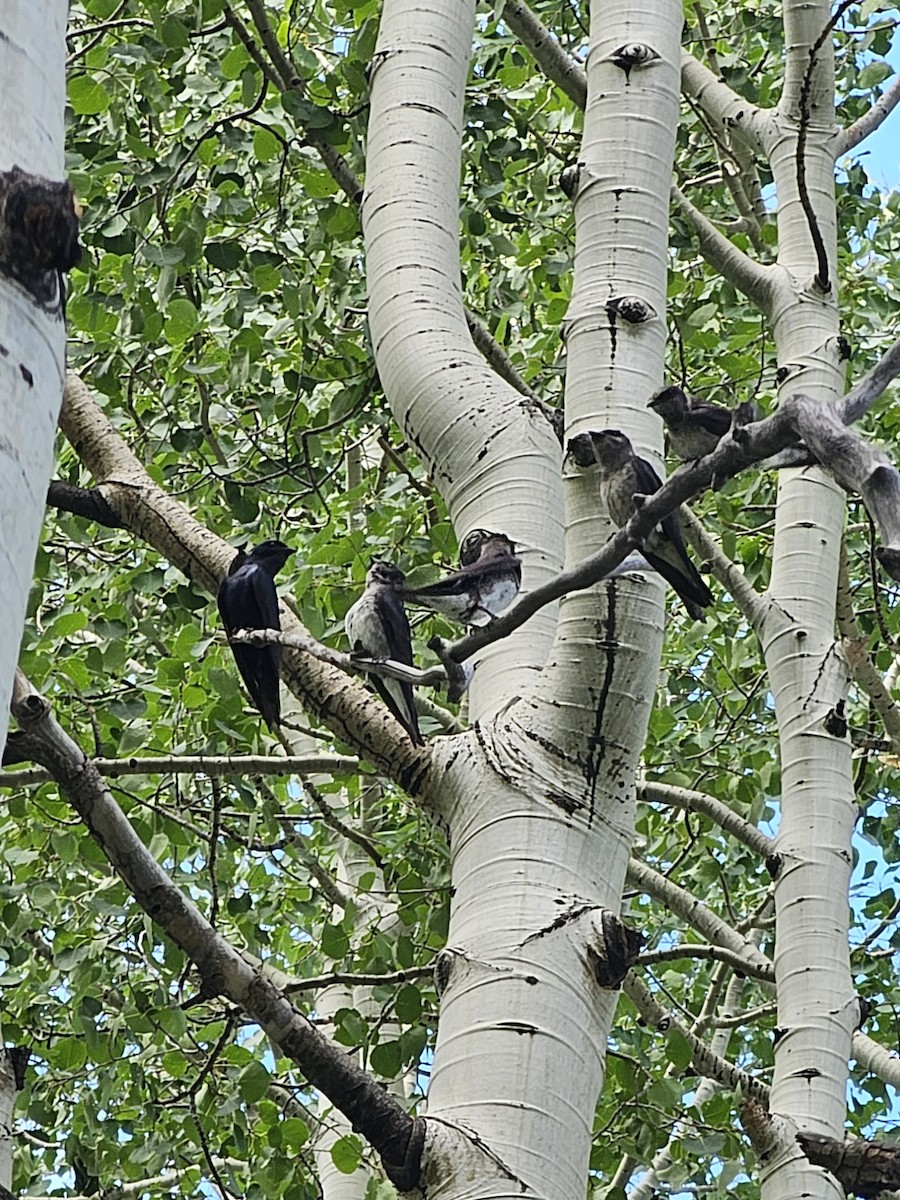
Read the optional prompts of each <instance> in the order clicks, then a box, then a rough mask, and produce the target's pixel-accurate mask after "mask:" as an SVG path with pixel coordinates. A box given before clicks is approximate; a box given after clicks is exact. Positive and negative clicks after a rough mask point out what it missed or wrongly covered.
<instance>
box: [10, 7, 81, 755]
mask: <svg viewBox="0 0 900 1200" xmlns="http://www.w3.org/2000/svg"><path fill="white" fill-rule="evenodd" d="M67 14H68V4H67V3H66V0H46V2H45V3H42V4H4V5H3V6H2V10H0V114H2V116H0V170H2V171H8V170H9V169H10V168H11V167H13V166H18V167H21V168H22V170H24V171H28V172H31V173H32V174H36V175H43V176H45V177H46V178H49V179H54V180H59V179H62V178H63V106H64V103H65V29H66V17H67ZM0 330H2V333H0V612H2V613H3V614H4V630H5V633H4V636H3V638H2V639H0V746H2V745H3V744H5V742H6V731H7V728H8V721H9V702H10V697H11V695H12V685H13V675H14V672H15V668H16V663H17V662H18V657H19V642H20V639H21V634H22V625H23V622H24V619H25V606H26V603H27V600H28V591H29V588H30V586H31V580H32V573H33V568H34V556H35V550H36V547H37V542H38V534H39V532H40V527H41V521H42V519H43V515H44V502H45V496H46V492H47V483H48V481H49V479H50V472H51V469H52V466H53V442H54V436H55V433H56V417H57V414H58V412H59V405H60V401H61V400H62V389H63V372H64V367H65V327H64V322H63V320H62V316H61V315H53V314H49V313H47V312H44V311H41V310H40V309H39V307H38V306H37V305H36V304H35V303H34V301H33V300H32V298H31V297H30V296H29V295H28V294H27V293H26V292H25V291H24V289H22V288H21V287H19V286H18V285H17V284H13V283H11V282H10V281H9V280H8V279H6V278H5V277H4V276H2V275H0Z"/></svg>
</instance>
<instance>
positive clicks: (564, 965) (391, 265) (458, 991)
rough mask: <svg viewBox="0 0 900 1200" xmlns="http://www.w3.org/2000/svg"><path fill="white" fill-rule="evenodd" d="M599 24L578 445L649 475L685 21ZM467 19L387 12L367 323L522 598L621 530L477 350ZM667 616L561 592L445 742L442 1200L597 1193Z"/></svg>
mask: <svg viewBox="0 0 900 1200" xmlns="http://www.w3.org/2000/svg"><path fill="white" fill-rule="evenodd" d="M596 7H597V6H595V8H596ZM599 7H600V11H599V12H595V13H594V19H593V21H592V25H593V27H594V29H596V30H598V31H599V33H598V34H597V35H596V36H595V37H594V39H593V44H592V49H591V55H590V59H589V62H590V64H591V66H590V71H591V74H592V89H591V90H592V94H593V95H595V96H596V97H597V100H596V101H595V102H594V103H593V104H591V105H590V106H589V109H588V112H587V114H586V121H585V138H584V146H583V153H582V159H583V165H582V180H581V183H580V190H579V194H578V199H577V202H576V203H577V207H576V214H577V217H578V244H577V268H576V277H577V278H576V289H575V295H574V297H573V301H572V307H571V311H570V314H569V318H568V321H567V324H566V334H567V343H568V353H569V376H568V389H569V390H568V393H567V403H568V412H569V416H570V422H574V425H573V429H584V428H589V427H594V428H599V427H603V426H604V425H612V424H618V425H621V426H622V427H624V428H626V429H629V430H630V431H631V432H632V433H633V434H634V435H635V437H636V440H637V442H638V443H639V445H641V447H642V448H643V449H645V450H649V451H650V452H655V453H656V454H657V455H658V454H659V450H660V448H661V446H660V440H659V430H658V428H656V426H655V425H654V421H653V419H652V418H651V417H650V416H649V415H648V414H647V413H646V412H645V411H644V410H643V409H640V410H639V409H638V406H637V404H636V402H635V396H636V394H638V393H642V392H645V391H646V392H649V391H650V390H652V386H653V385H654V384H656V383H657V381H658V380H659V379H660V378H661V376H662V364H663V351H664V345H665V324H664V304H665V288H666V230H667V220H666V216H667V205H668V193H669V179H670V177H671V170H672V155H673V148H674V139H675V128H676V122H677V116H678V78H679V38H680V30H681V15H680V13H678V12H676V11H675V9H674V8H673V7H672V6H671V5H669V4H665V3H652V4H650V5H648V6H645V7H644V9H643V10H642V11H641V13H640V14H635V13H634V12H629V13H628V14H626V13H625V12H624V11H623V10H622V9H621V7H619V6H613V5H609V4H605V5H601V6H599ZM473 21H474V4H473V3H469V2H467V3H462V2H461V0H437V2H436V3H433V4H430V5H429V6H428V7H427V9H424V8H423V7H422V6H421V5H419V4H417V3H414V2H411V0H387V3H386V4H385V6H384V10H383V15H382V23H381V32H380V36H379V43H378V47H377V50H376V55H375V63H376V68H375V71H374V73H373V78H372V111H371V119H370V126H369V142H368V145H369V154H368V162H367V176H366V178H367V185H366V198H365V203H364V229H365V235H366V253H367V264H368V278H369V288H370V320H371V326H372V335H373V342H374V345H375V349H376V355H377V361H378V369H379V374H380V377H381V379H382V382H383V383H384V386H385V389H386V391H387V394H388V396H389V398H390V400H391V403H392V405H393V407H394V412H395V415H396V416H397V419H398V421H399V423H400V424H401V427H403V428H405V429H408V430H411V431H412V432H413V435H414V439H415V443H416V445H417V446H419V447H421V449H422V450H423V452H424V454H425V455H426V457H427V458H428V459H429V460H430V461H431V462H432V463H433V464H434V467H435V469H434V472H433V474H434V477H435V479H436V481H437V483H438V486H440V487H441V488H442V490H443V493H444V496H445V499H446V500H447V503H448V505H449V507H450V510H451V513H452V515H453V517H454V520H455V523H456V526H457V531H458V532H460V533H464V532H465V531H466V530H467V529H468V528H471V527H472V526H475V525H480V526H487V527H490V528H499V529H502V530H504V531H505V532H507V533H509V534H510V535H511V536H512V537H513V538H514V539H515V540H516V541H517V542H519V543H521V544H522V546H523V549H524V561H525V573H526V577H525V582H526V586H530V587H533V586H534V585H535V584H536V583H538V582H540V581H541V573H542V572H546V571H547V570H548V569H551V568H553V567H555V566H556V565H557V564H558V561H559V550H560V547H561V546H562V545H565V546H566V554H567V556H569V557H570V558H574V557H581V556H582V555H584V554H585V553H586V552H587V551H588V550H589V549H591V548H595V547H596V546H597V545H599V544H600V543H601V542H602V541H603V540H604V539H605V537H606V536H607V533H608V525H607V523H606V520H605V518H604V517H603V516H601V513H600V506H599V500H598V495H597V488H596V480H595V479H593V478H590V477H587V478H574V477H572V478H570V479H568V480H567V482H566V485H565V487H564V485H563V481H562V478H561V473H560V457H561V456H560V453H559V449H558V446H557V445H556V443H555V441H554V439H553V437H552V433H551V432H550V430H549V427H548V426H546V423H545V422H543V420H542V419H537V418H536V417H535V416H534V415H533V414H530V413H528V412H527V411H526V410H525V409H524V408H523V406H522V403H521V397H519V396H517V395H515V394H514V393H510V392H509V391H508V389H506V388H505V386H504V385H502V384H500V383H498V381H497V379H496V377H493V378H492V377H491V376H490V374H489V373H488V372H487V371H486V370H485V368H484V365H483V363H481V361H480V360H479V357H478V355H477V354H476V353H475V351H474V349H473V347H472V346H471V342H470V340H469V336H468V332H467V330H466V326H465V320H464V316H463V312H462V305H461V297H460V293H459V287H458V282H457V281H458V278H459V261H458V249H457V243H458V217H457V191H458V178H459V146H460V131H461V123H462V102H463V95H464V89H465V85H466V79H467V72H468V60H469V54H470V50H471V37H472V28H473ZM634 41H640V42H643V43H646V44H647V45H649V46H651V47H652V48H653V49H654V51H655V53H656V55H658V60H655V65H654V67H653V69H648V70H643V71H636V72H634V73H633V74H632V75H631V77H630V79H629V77H628V76H627V75H626V73H625V72H624V71H623V70H622V69H621V67H619V66H617V65H616V64H615V63H614V62H613V61H612V59H611V57H610V52H611V51H612V50H613V49H614V48H615V47H616V46H617V45H620V44H622V43H625V42H634ZM651 115H652V116H653V120H650V119H648V118H649V117H650V116H651ZM627 296H630V297H637V298H638V299H639V300H640V302H641V303H642V304H643V305H644V306H645V308H646V311H647V312H648V313H649V314H650V319H649V320H648V321H646V322H645V323H644V324H629V323H628V321H627V320H625V319H623V318H622V317H621V316H620V315H619V314H617V313H614V311H613V308H612V307H611V304H610V302H611V301H614V300H616V299H617V298H620V297H627ZM599 398H602V407H601V401H600V399H599ZM564 496H565V504H566V508H567V511H568V525H569V529H570V531H571V532H570V535H569V538H568V541H567V542H566V541H564V538H563V533H562V529H561V516H562V513H563V499H564ZM662 600H663V590H662V586H661V584H660V583H659V581H657V580H656V579H655V578H649V577H645V576H638V577H631V578H629V579H628V580H620V581H617V582H616V583H615V584H612V585H604V586H602V587H600V588H599V589H595V590H593V591H590V592H584V593H579V594H577V595H573V596H570V597H567V598H566V600H565V601H564V602H563V604H562V605H561V609H560V616H559V621H558V623H557V624H556V629H555V632H556V638H555V641H554V642H553V643H552V645H551V644H549V636H548V635H549V633H550V631H551V630H552V629H553V622H552V618H553V616H554V615H555V614H554V613H553V612H552V611H550V610H544V611H543V612H542V613H541V614H540V618H539V619H538V620H536V621H532V622H530V623H529V625H528V628H527V631H525V630H520V631H519V633H518V634H517V635H514V636H513V637H511V638H509V639H508V640H507V641H506V642H503V643H500V644H499V645H498V646H495V647H492V651H491V652H490V653H489V654H487V655H486V656H485V658H484V661H483V662H482V663H481V665H480V666H479V668H478V670H477V671H476V673H475V683H476V685H477V690H476V693H475V702H474V705H473V708H474V712H475V715H476V716H477V717H478V725H477V728H476V729H475V730H474V731H473V732H471V733H469V734H467V735H463V736H461V737H457V738H453V739H447V740H446V741H436V742H435V743H433V746H434V756H435V760H436V762H437V769H436V770H435V771H434V772H433V773H432V775H431V784H432V785H433V786H432V787H431V788H430V789H429V795H430V797H431V799H432V802H433V805H434V807H435V809H436V810H437V811H438V814H439V815H440V816H441V818H442V819H443V820H444V821H445V822H446V825H447V828H448V830H449V839H450V845H451V853H452V886H453V904H452V911H451V924H450V933H449V939H448V946H447V949H446V950H445V951H444V952H443V953H442V955H441V958H440V962H439V964H438V972H437V977H438V981H439V987H440V989H441V991H442V996H441V1022H440V1029H439V1033H438V1041H437V1046H436V1050H435V1055H434V1063H433V1067H432V1073H431V1082H430V1087H429V1093H428V1117H429V1118H430V1120H429V1140H428V1143H427V1150H428V1155H429V1157H428V1159H427V1162H426V1168H425V1169H426V1172H427V1177H428V1178H429V1195H431V1196H432V1197H436V1196H437V1195H441V1196H449V1197H452V1196H454V1195H457V1194H459V1192H460V1191H461V1190H462V1189H464V1188H471V1189H472V1194H475V1193H477V1194H480V1195H501V1194H507V1193H509V1194H516V1195H518V1194H520V1193H521V1191H522V1189H523V1188H524V1189H525V1190H527V1191H528V1192H529V1193H531V1194H534V1195H539V1196H542V1197H559V1198H560V1200H562V1198H563V1197H565V1198H566V1200H570V1198H571V1197H572V1196H573V1195H578V1194H580V1193H581V1192H583V1189H584V1186H585V1178H586V1172H587V1164H588V1156H589V1151H590V1145H591V1133H592V1121H593V1113H594V1108H595V1105H596V1102H597V1098H598V1094H599V1090H600V1087H601V1085H602V1080H603V1067H604V1054H605V1045H606V1037H607V1034H608V1031H609V1027H610V1023H611V1020H612V1016H613V1013H614V1010H615V1003H616V997H617V991H616V990H615V988H607V989H605V988H603V987H601V986H600V984H599V983H598V980H597V977H596V974H595V970H594V967H595V965H596V959H595V958H594V952H596V953H597V954H598V955H600V956H601V957H602V955H603V953H604V949H603V944H602V938H601V936H600V929H601V925H602V922H603V910H607V913H609V912H612V913H617V912H618V909H619V905H620V902H621V895H622V887H623V882H624V877H625V868H626V864H627V860H628V852H629V847H630V843H631V838H632V833H633V820H634V802H635V769H636V765H637V761H638V758H639V755H640V751H641V748H642V746H643V741H644V737H645V735H646V727H647V719H648V716H649V711H650V705H651V702H652V699H653V694H654V687H655V680H656V676H657V671H658V662H659V650H660V642H661V633H662V621H663V604H662ZM548 653H549V658H548ZM535 668H542V670H541V672H540V675H537V674H536V671H535ZM563 1097H565V1099H564V1100H563ZM473 1180H477V1183H473Z"/></svg>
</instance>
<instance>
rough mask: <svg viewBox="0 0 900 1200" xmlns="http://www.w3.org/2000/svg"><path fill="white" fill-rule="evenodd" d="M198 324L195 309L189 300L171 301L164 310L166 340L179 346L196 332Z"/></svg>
mask: <svg viewBox="0 0 900 1200" xmlns="http://www.w3.org/2000/svg"><path fill="white" fill-rule="evenodd" d="M198 324H199V319H198V314H197V310H196V308H194V306H193V304H191V302H190V300H172V301H171V302H170V304H169V307H168V309H167V310H166V320H165V326H164V328H165V334H166V340H167V341H168V342H169V343H170V344H171V345H173V346H180V345H181V344H182V343H184V342H186V341H187V340H188V338H189V337H190V336H191V335H192V334H193V333H194V332H195V331H196V329H197V326H198Z"/></svg>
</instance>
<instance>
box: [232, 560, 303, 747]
mask: <svg viewBox="0 0 900 1200" xmlns="http://www.w3.org/2000/svg"><path fill="white" fill-rule="evenodd" d="M293 553H294V552H293V550H292V549H291V548H290V546H285V544H284V542H277V541H267V542H260V544H259V545H258V546H257V547H256V548H255V549H254V550H251V551H250V553H249V554H245V553H244V551H243V550H239V551H238V552H237V554H236V555H235V556H234V558H233V559H232V562H231V566H230V567H229V568H228V574H227V575H226V576H225V578H224V579H223V580H222V582H221V583H220V584H219V594H218V602H219V613H220V615H221V617H222V624H223V625H224V626H225V632H226V633H227V634H228V636H229V638H230V637H231V635H232V634H233V633H237V631H238V630H239V629H281V620H280V618H279V616H278V593H277V592H276V591H275V576H276V575H277V574H278V572H279V571H280V570H281V568H282V567H283V566H284V564H285V563H286V562H287V560H288V558H289V557H290V555H291V554H293ZM231 652H232V654H233V655H234V661H235V662H236V663H237V668H238V670H239V671H240V673H241V678H242V679H243V681H244V683H245V684H246V685H247V691H248V692H249V693H250V699H251V700H252V701H253V703H254V704H255V705H256V707H257V709H258V710H259V712H260V713H261V714H262V716H263V717H264V718H265V721H266V724H267V725H268V726H269V728H270V729H273V728H274V727H275V726H276V725H278V724H279V722H280V721H281V698H280V696H279V691H278V688H279V679H280V667H281V647H280V646H235V645H232V647H231Z"/></svg>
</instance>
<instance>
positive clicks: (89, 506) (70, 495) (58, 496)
mask: <svg viewBox="0 0 900 1200" xmlns="http://www.w3.org/2000/svg"><path fill="white" fill-rule="evenodd" d="M47 505H48V507H49V508H57V509H59V510H60V511H61V512H70V513H74V514H75V516H76V517H85V518H86V519H87V520H88V521H95V522H96V523H97V524H98V525H105V526H106V528H107V529H121V528H122V522H121V521H120V520H119V518H118V516H117V515H116V513H115V512H114V511H113V509H111V508H110V506H109V505H108V504H107V503H106V501H105V500H104V499H103V493H102V492H101V491H100V489H99V488H82V487H75V486H74V485H73V484H70V483H63V482H61V481H60V480H58V479H57V480H54V481H53V482H52V483H51V484H50V486H49V487H48V488H47Z"/></svg>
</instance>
